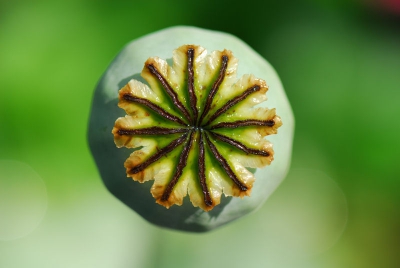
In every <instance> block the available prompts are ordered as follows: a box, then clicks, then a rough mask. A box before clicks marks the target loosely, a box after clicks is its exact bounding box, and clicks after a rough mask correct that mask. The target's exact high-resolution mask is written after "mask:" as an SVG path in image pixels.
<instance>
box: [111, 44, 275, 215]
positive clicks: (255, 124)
mask: <svg viewBox="0 0 400 268" xmlns="http://www.w3.org/2000/svg"><path fill="white" fill-rule="evenodd" d="M172 55H173V63H172V65H168V63H167V62H166V61H165V60H163V59H160V58H158V57H151V58H149V59H147V60H146V62H145V63H144V67H143V71H142V73H141V76H142V77H143V78H144V79H145V80H146V81H147V83H148V84H149V85H150V86H147V85H146V84H144V83H141V82H139V81H137V80H134V79H132V80H130V81H129V82H128V83H127V84H126V85H125V86H124V87H123V88H122V89H121V90H120V91H119V103H118V105H119V107H121V108H122V109H124V110H125V111H126V113H127V115H125V117H120V118H118V119H117V120H116V122H115V126H114V128H113V131H112V134H113V135H114V141H115V144H116V145H117V147H126V148H134V149H135V148H139V147H140V149H137V150H134V151H133V153H132V154H131V155H130V156H129V158H128V159H127V160H126V161H125V167H126V172H127V176H128V177H131V178H132V179H133V180H135V181H138V182H142V183H143V182H146V181H148V180H154V184H153V186H152V188H151V194H152V195H153V196H154V198H155V199H156V202H157V203H158V204H160V205H163V206H165V207H166V208H170V207H171V206H172V205H179V206H181V205H182V203H183V198H184V197H185V196H186V195H187V194H189V198H190V201H191V202H192V204H193V206H195V207H200V208H201V209H203V210H205V211H210V210H212V209H213V208H214V207H215V206H216V205H218V204H219V203H220V199H221V194H222V193H224V194H225V196H234V197H242V198H243V197H244V196H250V192H251V190H252V186H253V183H254V181H255V177H254V175H253V174H252V173H251V172H250V171H249V170H248V168H264V167H265V166H266V165H269V164H270V163H271V162H272V160H273V155H274V151H273V149H272V144H271V143H269V142H268V141H267V140H266V139H264V137H265V136H267V135H270V134H276V133H277V129H278V128H279V127H280V126H281V125H282V121H281V120H280V117H279V116H277V115H276V112H275V109H268V108H264V107H258V108H254V106H256V105H258V104H260V103H262V102H264V101H266V100H267V97H266V92H267V90H268V86H267V84H266V82H265V81H264V80H261V79H258V78H256V77H254V76H253V75H251V74H245V75H243V76H242V77H240V78H238V77H236V70H237V67H238V60H237V59H236V58H235V57H234V55H233V53H232V52H231V51H229V50H223V51H213V52H211V53H210V54H207V50H206V49H205V48H203V47H201V46H198V45H183V46H180V47H179V48H177V49H175V50H174V51H173V52H172Z"/></svg>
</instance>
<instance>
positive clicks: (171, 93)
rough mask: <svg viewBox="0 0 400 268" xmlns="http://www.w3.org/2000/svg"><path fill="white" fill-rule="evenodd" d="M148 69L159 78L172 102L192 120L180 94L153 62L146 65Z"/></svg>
mask: <svg viewBox="0 0 400 268" xmlns="http://www.w3.org/2000/svg"><path fill="white" fill-rule="evenodd" d="M146 66H147V69H149V71H150V72H151V73H152V74H153V75H154V76H155V77H156V78H157V80H158V81H159V82H160V83H161V85H162V86H163V88H164V89H165V91H166V92H167V94H168V95H169V96H170V97H171V99H172V102H173V103H174V104H175V106H176V107H178V109H179V110H180V111H181V112H182V113H183V114H184V115H185V117H186V119H187V120H188V122H191V120H190V115H189V112H188V110H187V109H186V108H185V106H183V104H182V102H180V100H179V99H178V95H177V94H176V92H175V91H174V90H173V89H172V88H171V86H170V85H169V83H168V81H167V80H166V79H165V78H164V76H162V74H160V72H159V71H158V70H157V68H156V67H154V65H153V64H148V65H146Z"/></svg>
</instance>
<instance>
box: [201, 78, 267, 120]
mask: <svg viewBox="0 0 400 268" xmlns="http://www.w3.org/2000/svg"><path fill="white" fill-rule="evenodd" d="M260 89H261V87H260V86H259V85H255V86H252V87H250V88H248V89H246V90H245V91H244V92H243V93H242V94H240V95H239V96H237V97H235V98H233V99H231V100H229V101H228V102H227V103H225V104H224V106H222V107H221V108H219V109H218V110H217V111H216V112H215V113H214V114H213V115H212V116H211V117H210V119H208V121H207V123H206V124H205V125H204V126H207V125H208V124H210V123H211V122H212V121H214V119H215V118H217V117H218V116H220V115H221V114H223V113H225V112H226V111H227V110H229V108H231V107H232V106H234V105H236V104H238V103H239V102H241V101H243V100H244V99H246V98H247V96H249V95H250V94H252V93H254V92H257V91H259V90H260Z"/></svg>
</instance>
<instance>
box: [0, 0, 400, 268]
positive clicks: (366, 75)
mask: <svg viewBox="0 0 400 268" xmlns="http://www.w3.org/2000/svg"><path fill="white" fill-rule="evenodd" d="M173 25H193V26H198V27H202V28H208V29H214V30H220V31H226V32H229V33H232V34H234V35H236V36H238V37H239V38H241V39H242V40H244V41H245V42H247V43H248V44H249V45H250V46H252V47H253V48H254V49H255V50H256V51H257V52H258V53H260V54H261V55H263V56H264V57H265V58H266V59H267V60H268V61H269V62H270V63H271V64H272V65H273V66H274V67H275V69H276V70H277V72H278V74H279V75H280V77H281V79H282V82H283V85H284V87H285V89H286V92H287V95H288V98H289V100H290V102H291V104H292V108H293V110H294V114H295V117H296V134H295V140H294V149H293V159H292V169H291V171H290V173H289V175H288V177H287V179H286V180H285V181H284V182H283V183H282V185H281V186H280V187H279V188H278V189H277V191H276V192H275V193H274V194H273V195H272V197H271V198H270V199H269V200H268V201H267V202H266V204H265V205H264V206H263V207H262V208H261V209H260V210H259V211H257V212H256V213H253V214H252V215H250V216H247V217H245V218H242V219H240V220H238V221H236V222H234V223H231V224H229V225H227V226H224V227H222V228H220V229H217V230H215V231H212V232H210V233H207V234H187V233H180V232H176V231H170V230H163V229H159V228H157V227H155V226H152V225H150V224H148V223H147V222H145V221H144V220H143V219H142V218H140V216H138V215H137V214H136V213H134V212H132V211H131V210H129V209H128V208H127V207H126V206H125V205H123V204H122V203H120V202H119V201H118V200H117V199H116V198H114V197H113V196H112V195H111V194H109V193H108V192H107V191H106V189H105V187H104V186H103V185H102V182H101V179H100V177H99V175H98V173H97V170H96V167H95V164H94V161H93V159H92V158H91V155H90V153H89V150H88V145H87V141H86V128H87V122H88V116H89V111H90V106H91V98H92V93H93V90H94V87H95V86H96V83H97V81H98V79H99V78H100V77H101V75H102V73H103V72H104V71H105V69H106V68H107V66H108V64H109V63H110V62H111V60H112V59H113V58H114V56H116V54H117V53H118V52H119V51H120V50H121V49H122V47H123V46H124V45H125V44H126V43H128V42H129V41H131V40H132V39H135V38H138V37H140V36H142V35H145V34H147V33H150V32H153V31H156V30H159V29H162V28H165V27H168V26H173ZM267 82H268V81H267ZM399 116H400V4H399V2H398V1H395V0H393V1H390V0H387V1H375V2H374V1H373V0H370V1H345V0H341V1H333V0H326V1H316V0H308V1H296V2H293V3H292V2H285V1H277V0H273V1H244V2H240V1H218V2H216V1H208V0H207V1H206V0H204V1H198V2H189V1H93V0H85V1H78V0H70V1H4V0H3V1H0V267H2V268H3V267H244V266H246V267H278V268H279V267H295V268H297V267H324V268H325V267H353V268H354V267H371V268H372V267H400V206H399V205H400V180H399V179H400V168H399V160H400V157H399V152H400V139H399V137H400V135H399V134H400V124H399V122H400V120H399ZM186 201H188V200H186Z"/></svg>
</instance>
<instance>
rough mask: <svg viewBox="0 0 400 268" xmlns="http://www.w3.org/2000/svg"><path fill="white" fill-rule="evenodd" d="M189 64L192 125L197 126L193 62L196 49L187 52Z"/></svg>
mask: <svg viewBox="0 0 400 268" xmlns="http://www.w3.org/2000/svg"><path fill="white" fill-rule="evenodd" d="M187 57H188V63H187V71H188V82H187V83H188V91H189V100H190V108H191V109H192V112H193V118H192V122H191V123H192V124H193V125H195V124H196V122H197V117H198V113H199V112H198V111H197V107H196V105H197V97H196V93H195V92H194V70H193V61H194V49H193V48H189V49H188V51H187Z"/></svg>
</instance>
